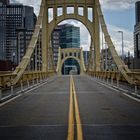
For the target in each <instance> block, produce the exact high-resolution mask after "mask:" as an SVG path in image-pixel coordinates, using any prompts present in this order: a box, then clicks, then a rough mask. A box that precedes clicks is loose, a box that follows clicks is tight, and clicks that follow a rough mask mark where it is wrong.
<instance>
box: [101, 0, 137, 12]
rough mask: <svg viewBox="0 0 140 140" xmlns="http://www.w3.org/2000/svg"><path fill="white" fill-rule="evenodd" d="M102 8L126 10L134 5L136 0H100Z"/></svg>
mask: <svg viewBox="0 0 140 140" xmlns="http://www.w3.org/2000/svg"><path fill="white" fill-rule="evenodd" d="M100 1H101V5H102V8H103V9H104V10H116V11H118V10H119V11H120V10H126V9H129V8H132V7H134V5H135V2H136V1H138V0H100Z"/></svg>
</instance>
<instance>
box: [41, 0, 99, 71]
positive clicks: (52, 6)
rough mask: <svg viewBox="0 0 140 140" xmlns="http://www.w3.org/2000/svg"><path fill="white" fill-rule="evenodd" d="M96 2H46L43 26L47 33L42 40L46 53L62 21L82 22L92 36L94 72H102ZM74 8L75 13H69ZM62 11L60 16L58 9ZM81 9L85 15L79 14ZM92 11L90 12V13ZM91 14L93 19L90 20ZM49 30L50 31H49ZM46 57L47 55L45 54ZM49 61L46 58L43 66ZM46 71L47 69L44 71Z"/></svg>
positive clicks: (49, 0)
mask: <svg viewBox="0 0 140 140" xmlns="http://www.w3.org/2000/svg"><path fill="white" fill-rule="evenodd" d="M96 6H97V5H96V1H95V0H93V1H91V0H89V1H86V0H84V1H77V0H72V1H63V0H60V1H57V0H53V1H51V0H45V9H44V10H45V12H44V15H43V25H42V27H43V28H44V27H45V29H46V30H45V31H43V32H42V39H43V40H46V41H44V42H43V48H44V51H43V53H45V52H46V51H47V50H46V51H45V48H48V47H49V43H48V42H50V40H51V34H52V32H53V30H54V28H55V27H56V26H57V25H58V24H59V23H60V22H62V21H64V20H67V19H75V20H78V21H80V22H81V23H82V24H83V25H85V27H86V28H87V30H88V31H89V33H90V36H91V46H90V50H94V55H93V53H92V52H91V51H90V55H93V56H90V57H89V58H90V59H92V58H93V57H94V64H95V65H92V64H91V65H92V66H94V70H97V71H99V70H100V41H99V38H100V31H99V18H98V15H97V8H96ZM69 7H72V8H73V12H72V13H68V11H67V10H68V8H69ZM59 8H60V9H61V14H58V9H59ZM79 8H81V9H83V13H82V14H80V13H79ZM49 10H50V11H51V12H52V15H51V16H52V17H51V20H49ZM89 11H90V12H89ZM89 14H90V15H91V18H89ZM48 29H49V30H48ZM44 56H45V54H44ZM46 62H47V60H46V57H44V59H43V64H46ZM90 62H91V61H90ZM44 68H45V67H44ZM92 69H93V67H92ZM44 70H45V69H44Z"/></svg>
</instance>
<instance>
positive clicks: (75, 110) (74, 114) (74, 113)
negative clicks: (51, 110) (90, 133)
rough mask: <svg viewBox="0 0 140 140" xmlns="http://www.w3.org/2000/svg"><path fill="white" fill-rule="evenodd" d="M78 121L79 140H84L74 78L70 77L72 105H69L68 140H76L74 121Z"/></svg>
mask: <svg viewBox="0 0 140 140" xmlns="http://www.w3.org/2000/svg"><path fill="white" fill-rule="evenodd" d="M75 119H76V130H77V140H83V132H82V125H81V119H80V113H79V107H78V101H77V96H76V91H75V84H74V80H73V77H72V76H71V77H70V104H69V121H68V137H67V140H74V124H75V122H74V120H75Z"/></svg>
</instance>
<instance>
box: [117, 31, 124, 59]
mask: <svg viewBox="0 0 140 140" xmlns="http://www.w3.org/2000/svg"><path fill="white" fill-rule="evenodd" d="M118 33H121V36H122V60H124V42H123V31H118Z"/></svg>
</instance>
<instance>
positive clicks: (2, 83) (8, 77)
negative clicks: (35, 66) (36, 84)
mask: <svg viewBox="0 0 140 140" xmlns="http://www.w3.org/2000/svg"><path fill="white" fill-rule="evenodd" d="M51 75H54V71H48V72H42V71H30V72H25V73H24V74H23V75H22V76H21V78H20V79H19V81H18V82H17V83H16V85H20V83H21V81H22V82H23V83H25V82H28V81H32V80H35V79H43V78H47V77H49V76H51ZM15 76H16V74H13V73H8V74H1V75H0V87H1V88H3V89H6V88H9V87H10V86H12V82H11V81H12V80H13V79H14V78H15Z"/></svg>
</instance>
